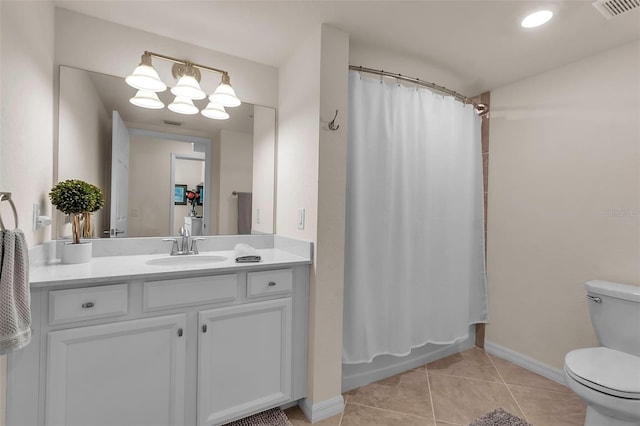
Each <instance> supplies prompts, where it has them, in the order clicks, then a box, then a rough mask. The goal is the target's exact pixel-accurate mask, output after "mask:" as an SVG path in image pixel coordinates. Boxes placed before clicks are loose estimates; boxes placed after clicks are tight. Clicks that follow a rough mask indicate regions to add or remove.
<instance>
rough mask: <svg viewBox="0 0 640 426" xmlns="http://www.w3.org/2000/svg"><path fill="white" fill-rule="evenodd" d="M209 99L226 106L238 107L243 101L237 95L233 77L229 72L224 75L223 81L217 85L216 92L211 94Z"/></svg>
mask: <svg viewBox="0 0 640 426" xmlns="http://www.w3.org/2000/svg"><path fill="white" fill-rule="evenodd" d="M209 100H210V101H211V102H215V103H218V104H220V105H222V106H226V107H237V106H238V105H240V104H241V103H242V102H241V101H240V99H239V98H238V96H236V92H235V90H233V87H231V79H230V78H229V75H228V74H223V75H222V82H221V83H220V84H219V85H218V87H216V90H215V92H213V94H211V96H209Z"/></svg>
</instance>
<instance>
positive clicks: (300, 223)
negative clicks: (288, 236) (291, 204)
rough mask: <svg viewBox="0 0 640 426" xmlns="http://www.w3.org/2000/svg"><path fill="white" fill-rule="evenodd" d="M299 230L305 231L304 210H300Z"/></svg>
mask: <svg viewBox="0 0 640 426" xmlns="http://www.w3.org/2000/svg"><path fill="white" fill-rule="evenodd" d="M298 229H304V209H303V208H302V209H298Z"/></svg>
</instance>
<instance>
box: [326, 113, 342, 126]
mask: <svg viewBox="0 0 640 426" xmlns="http://www.w3.org/2000/svg"><path fill="white" fill-rule="evenodd" d="M336 118H338V110H336V115H334V116H333V120H331V121H330V122H329V130H338V129H339V128H340V125H339V124H338V125H337V126H336Z"/></svg>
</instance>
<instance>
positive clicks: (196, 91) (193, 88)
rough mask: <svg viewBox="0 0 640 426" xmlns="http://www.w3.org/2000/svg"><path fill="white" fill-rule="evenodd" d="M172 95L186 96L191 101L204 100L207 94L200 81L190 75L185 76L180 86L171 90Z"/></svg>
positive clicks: (181, 79)
mask: <svg viewBox="0 0 640 426" xmlns="http://www.w3.org/2000/svg"><path fill="white" fill-rule="evenodd" d="M171 93H173V94H174V95H176V96H184V97H186V98H189V99H204V98H205V97H206V96H207V94H206V93H205V92H204V91H203V90H202V89H201V88H200V84H198V80H196V79H195V78H194V77H192V76H190V75H183V76H182V77H180V79H179V80H178V84H176V85H175V87H172V88H171Z"/></svg>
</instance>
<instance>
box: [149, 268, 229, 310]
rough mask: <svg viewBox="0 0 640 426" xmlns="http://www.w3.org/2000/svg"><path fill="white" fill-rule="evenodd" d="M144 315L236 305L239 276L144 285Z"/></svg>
mask: <svg viewBox="0 0 640 426" xmlns="http://www.w3.org/2000/svg"><path fill="white" fill-rule="evenodd" d="M143 292H144V295H143V308H142V309H143V311H144V312H149V311H156V310H158V309H166V308H171V307H177V306H192V305H202V304H207V303H219V302H229V301H233V300H235V299H236V298H237V297H238V276H237V275H235V274H232V275H218V276H213V277H198V278H180V279H177V280H165V281H147V282H145V283H144V290H143Z"/></svg>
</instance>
